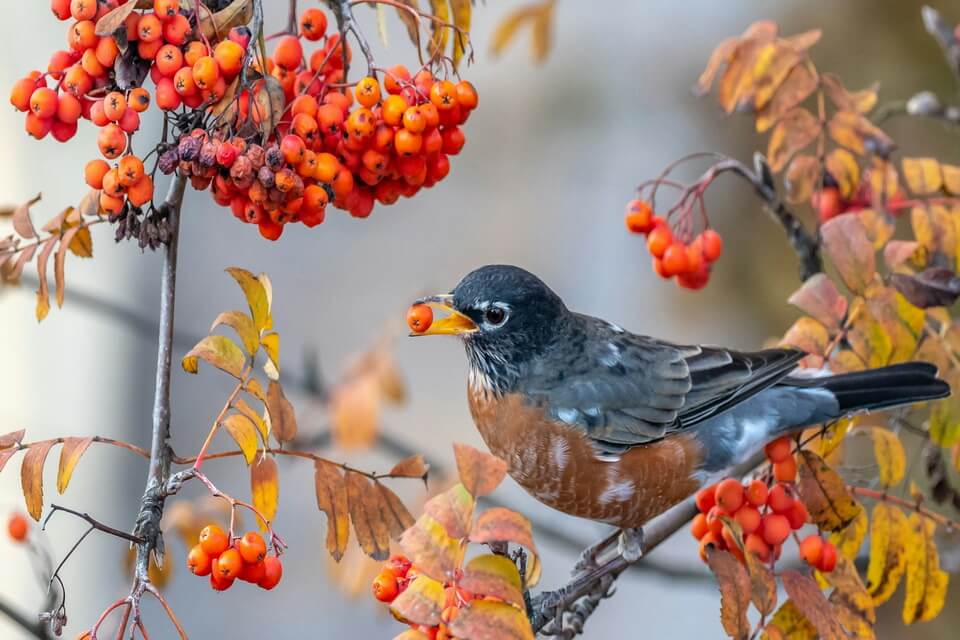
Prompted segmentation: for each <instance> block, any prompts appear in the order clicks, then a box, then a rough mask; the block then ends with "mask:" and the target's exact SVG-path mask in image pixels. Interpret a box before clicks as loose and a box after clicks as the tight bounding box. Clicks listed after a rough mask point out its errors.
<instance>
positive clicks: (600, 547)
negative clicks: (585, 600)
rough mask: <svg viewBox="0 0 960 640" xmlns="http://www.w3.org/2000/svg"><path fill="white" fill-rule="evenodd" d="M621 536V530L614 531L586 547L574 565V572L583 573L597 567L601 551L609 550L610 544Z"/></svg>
mask: <svg viewBox="0 0 960 640" xmlns="http://www.w3.org/2000/svg"><path fill="white" fill-rule="evenodd" d="M619 536H620V532H619V531H614V532H613V533H611V534H610V535H609V536H607V537H606V538H604V539H602V540H600V541H599V542H595V543H593V544H592V545H590V546H589V547H587V548H586V549H584V550H583V553H581V554H580V559H579V560H578V561H577V564H575V565H574V567H573V572H574V573H575V574H576V573H583V572H585V571H590V570H591V569H596V567H597V558H598V557H599V556H600V554H601V553H603V552H604V551H606V550H607V548H608V547H610V545H612V544H613V543H614V542H616V541H617V539H618V538H619Z"/></svg>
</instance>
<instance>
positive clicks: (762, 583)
mask: <svg viewBox="0 0 960 640" xmlns="http://www.w3.org/2000/svg"><path fill="white" fill-rule="evenodd" d="M744 559H745V561H746V566H747V574H748V575H749V576H750V599H751V601H752V602H753V606H754V607H756V608H757V611H759V612H760V613H762V614H763V615H770V614H771V613H773V609H774V607H776V606H777V580H776V578H775V577H774V575H773V571H772V570H771V569H770V567H769V566H768V565H767V564H765V563H764V562H763V560H761V559H760V558H758V557H757V555H756V554H754V553H751V552H747V553H744Z"/></svg>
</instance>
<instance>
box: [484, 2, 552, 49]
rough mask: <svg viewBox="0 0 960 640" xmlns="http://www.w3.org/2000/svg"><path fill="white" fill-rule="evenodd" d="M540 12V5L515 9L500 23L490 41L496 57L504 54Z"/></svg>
mask: <svg viewBox="0 0 960 640" xmlns="http://www.w3.org/2000/svg"><path fill="white" fill-rule="evenodd" d="M539 11H540V7H539V5H526V6H522V7H519V8H517V9H514V10H513V11H511V12H510V13H508V14H507V15H506V16H504V17H503V19H502V20H501V21H500V24H498V25H497V28H496V29H495V30H494V32H493V36H492V37H491V39H490V49H491V52H492V53H493V55H494V56H498V55H500V54H501V53H503V51H504V49H506V48H507V45H509V44H510V42H511V41H512V40H513V39H514V37H515V36H516V35H517V31H518V30H519V29H520V27H521V26H523V25H524V24H526V23H527V22H531V21H532V20H533V19H534V18H535V17H536V15H537V13H538V12H539Z"/></svg>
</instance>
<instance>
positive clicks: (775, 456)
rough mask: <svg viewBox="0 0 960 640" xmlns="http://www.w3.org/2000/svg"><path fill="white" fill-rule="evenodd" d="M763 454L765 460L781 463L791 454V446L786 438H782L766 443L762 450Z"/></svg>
mask: <svg viewBox="0 0 960 640" xmlns="http://www.w3.org/2000/svg"><path fill="white" fill-rule="evenodd" d="M763 452H764V453H765V454H766V455H767V459H768V460H770V462H782V461H783V460H785V459H787V458H788V457H789V456H790V455H791V453H792V452H793V444H792V443H791V441H790V438H789V437H788V436H783V437H780V438H777V439H776V440H774V441H773V442H770V443H768V444H767V445H766V446H765V447H764V448H763Z"/></svg>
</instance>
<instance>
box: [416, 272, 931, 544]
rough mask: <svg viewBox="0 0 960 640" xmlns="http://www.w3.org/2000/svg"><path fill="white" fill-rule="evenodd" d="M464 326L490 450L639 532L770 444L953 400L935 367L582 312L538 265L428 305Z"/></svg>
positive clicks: (448, 329)
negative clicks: (667, 330) (735, 344)
mask: <svg viewBox="0 0 960 640" xmlns="http://www.w3.org/2000/svg"><path fill="white" fill-rule="evenodd" d="M419 302H421V303H426V304H429V305H431V306H433V307H435V308H438V309H440V310H443V311H445V312H448V313H449V314H450V315H449V316H447V317H444V318H440V319H437V320H435V321H434V322H433V323H432V325H431V326H430V327H429V328H428V329H427V330H426V331H425V332H422V333H419V334H414V335H456V336H459V337H460V338H462V339H463V343H464V345H465V346H466V351H467V358H468V359H469V375H468V396H469V403H470V411H471V413H472V415H473V419H474V421H475V422H476V425H477V428H478V429H479V430H480V434H481V436H482V437H483V439H484V441H485V442H486V444H487V446H488V447H489V448H490V451H491V452H492V453H493V454H494V455H496V456H498V457H500V458H502V459H503V460H505V461H506V462H507V464H508V468H509V473H510V475H511V476H512V477H513V479H514V480H516V482H517V483H519V484H520V486H522V487H523V488H524V489H526V490H527V491H528V492H529V493H530V494H532V495H533V496H534V497H535V498H537V499H538V500H539V501H541V502H543V503H544V504H547V505H549V506H551V507H553V508H555V509H559V510H560V511H563V512H565V513H568V514H571V515H574V516H580V517H583V518H589V519H591V520H596V521H600V522H606V523H609V524H612V525H615V526H617V527H621V528H634V527H639V526H641V525H642V524H644V523H645V522H647V521H648V520H649V519H650V518H653V517H654V516H656V515H658V514H660V513H662V512H663V511H665V510H666V509H668V508H669V507H671V506H672V505H674V504H676V503H678V502H680V501H681V500H683V499H684V498H686V497H687V496H689V495H691V494H692V493H694V492H695V491H697V490H698V489H700V488H701V487H703V486H707V485H708V484H710V483H711V482H713V481H714V480H715V479H716V478H717V477H719V476H722V475H723V474H724V472H725V471H726V470H728V469H729V468H730V467H732V466H735V465H737V464H738V463H741V462H744V461H746V460H747V459H749V458H750V457H751V456H752V455H753V454H755V453H756V451H758V450H759V449H760V448H762V447H763V445H764V444H766V443H767V442H769V441H771V440H773V439H775V438H777V437H779V436H781V435H784V434H788V433H791V432H794V431H797V430H799V429H802V428H804V427H808V426H811V425H815V424H820V423H823V422H827V421H830V420H834V419H837V418H841V417H844V416H847V415H850V414H853V413H855V412H858V411H870V410H877V409H886V408H890V407H895V406H899V405H905V404H910V403H914V402H919V401H922V400H929V399H933V398H942V397H945V396H947V395H949V394H950V387H949V385H947V383H946V382H944V381H943V380H941V379H938V378H937V375H936V368H935V367H933V366H932V365H930V364H927V363H923V362H908V363H904V364H897V365H893V366H888V367H883V368H879V369H873V370H870V371H861V372H857V373H847V374H842V375H820V376H813V375H799V374H798V373H797V371H796V368H797V363H798V361H799V360H800V359H801V358H803V357H804V355H806V354H805V353H804V352H802V351H799V350H797V349H790V348H785V349H765V350H763V351H756V352H739V351H734V350H731V349H724V348H719V347H707V346H697V345H690V346H684V345H677V344H671V343H669V342H664V341H662V340H657V339H656V338H650V337H647V336H642V335H637V334H633V333H630V332H628V331H626V330H624V329H623V328H621V327H619V326H617V325H615V324H613V323H611V322H606V321H604V320H601V319H599V318H594V317H591V316H587V315H583V314H579V313H575V312H573V311H570V310H568V309H567V307H566V306H565V305H564V303H563V300H561V299H560V297H559V296H558V295H557V294H556V293H554V292H553V291H551V290H550V288H549V287H547V285H545V284H544V283H543V282H541V281H540V279H539V278H537V277H536V276H534V275H533V274H531V273H528V272H527V271H524V270H523V269H520V268H518V267H513V266H505V265H491V266H486V267H482V268H480V269H477V270H476V271H473V272H472V273H470V274H468V275H467V276H466V277H464V278H463V280H461V281H460V283H459V284H458V285H457V286H456V288H455V289H454V290H453V292H452V293H450V294H446V295H438V296H431V297H428V298H423V299H421V300H419Z"/></svg>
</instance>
